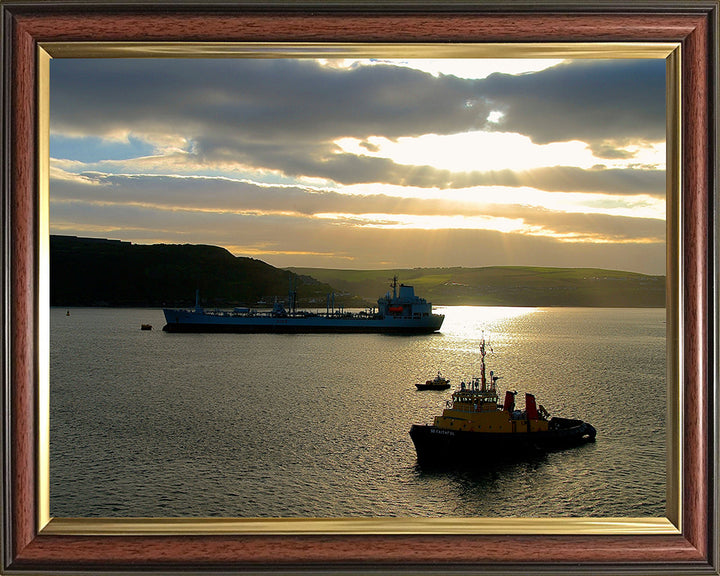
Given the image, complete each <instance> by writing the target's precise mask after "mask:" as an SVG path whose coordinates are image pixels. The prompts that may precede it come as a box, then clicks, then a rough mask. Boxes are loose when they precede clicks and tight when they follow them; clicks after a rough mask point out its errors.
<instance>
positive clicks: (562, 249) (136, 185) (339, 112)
mask: <svg viewBox="0 0 720 576" xmlns="http://www.w3.org/2000/svg"><path fill="white" fill-rule="evenodd" d="M50 170H51V174H50V232H51V234H68V235H75V236H83V237H96V238H113V239H119V240H126V241H131V242H134V243H140V244H153V243H172V244H188V243H190V244H210V245H215V246H222V247H225V248H227V249H228V250H229V251H230V252H232V253H233V254H235V255H237V256H249V257H252V258H257V259H259V260H263V261H265V262H268V263H269V264H272V265H274V266H278V267H290V266H300V267H320V268H343V269H392V268H395V269H398V268H414V267H441V266H465V267H479V266H495V265H512V266H514V265H520V266H559V267H597V268H609V269H617V270H629V271H636V272H643V273H648V274H664V273H665V62H664V60H662V59H648V60H567V61H563V60H539V59H535V60H516V59H498V60H489V59H486V60H481V59H472V58H470V59H442V60H439V59H438V60H405V61H399V60H348V59H330V60H316V59H304V58H298V59H273V58H238V59H214V60H203V59H54V60H52V61H51V64H50Z"/></svg>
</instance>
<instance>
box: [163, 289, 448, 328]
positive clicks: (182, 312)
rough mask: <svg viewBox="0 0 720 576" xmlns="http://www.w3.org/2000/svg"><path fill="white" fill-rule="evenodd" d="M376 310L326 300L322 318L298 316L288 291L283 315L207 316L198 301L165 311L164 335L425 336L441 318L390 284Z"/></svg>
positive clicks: (277, 311) (278, 310)
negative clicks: (348, 308)
mask: <svg viewBox="0 0 720 576" xmlns="http://www.w3.org/2000/svg"><path fill="white" fill-rule="evenodd" d="M377 304H378V305H377V308H371V309H368V310H363V311H360V312H347V311H345V310H342V309H335V307H334V305H333V306H331V302H330V298H328V306H327V308H326V310H325V312H311V311H307V310H297V295H296V293H295V291H293V290H292V289H291V290H290V293H289V295H288V307H287V309H286V308H285V306H284V305H283V304H282V303H281V302H278V301H276V302H275V304H274V305H273V308H272V310H266V311H263V310H253V309H249V308H235V309H234V310H232V311H230V310H205V309H204V308H202V307H201V306H200V302H199V295H196V300H195V308H194V309H176V308H165V309H164V310H163V312H164V314H165V321H166V322H167V324H165V326H164V327H163V330H165V331H166V332H240V333H298V334H302V333H313V332H327V333H336V332H340V333H361V332H369V333H380V334H382V333H396V334H429V333H432V332H437V331H438V330H440V327H441V326H442V323H443V320H444V319H445V316H444V315H442V314H434V313H433V310H432V304H431V303H430V302H428V301H426V300H425V299H424V298H419V297H418V296H416V295H415V289H414V288H413V287H412V286H406V285H404V284H400V285H398V283H397V277H395V278H393V283H392V292H388V293H387V294H385V295H384V296H382V297H381V298H379V299H378V301H377Z"/></svg>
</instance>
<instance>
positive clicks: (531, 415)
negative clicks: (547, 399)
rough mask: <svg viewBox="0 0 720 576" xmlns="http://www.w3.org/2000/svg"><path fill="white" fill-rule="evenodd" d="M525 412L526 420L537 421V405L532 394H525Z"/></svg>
mask: <svg viewBox="0 0 720 576" xmlns="http://www.w3.org/2000/svg"><path fill="white" fill-rule="evenodd" d="M525 412H526V413H527V418H528V420H537V419H538V410H537V404H536V403H535V396H533V395H532V394H527V393H526V394H525Z"/></svg>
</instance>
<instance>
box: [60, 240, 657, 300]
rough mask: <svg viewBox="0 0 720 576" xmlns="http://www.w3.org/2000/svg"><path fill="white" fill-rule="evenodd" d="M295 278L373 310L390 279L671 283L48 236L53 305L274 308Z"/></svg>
mask: <svg viewBox="0 0 720 576" xmlns="http://www.w3.org/2000/svg"><path fill="white" fill-rule="evenodd" d="M293 275H297V277H296V279H295V280H293V281H294V282H296V289H297V293H298V304H299V306H302V307H306V308H310V309H324V308H325V306H326V302H327V295H328V294H330V293H334V294H335V304H336V306H344V307H364V306H367V305H372V304H374V303H375V302H376V301H377V299H378V297H379V296H381V295H383V294H385V292H387V291H388V290H389V287H390V283H391V281H392V277H393V276H394V275H397V276H398V277H399V280H400V282H402V283H404V284H410V285H413V286H415V292H416V294H417V295H418V296H420V297H422V298H426V299H427V300H428V301H430V302H432V303H433V304H434V305H436V306H443V305H444V306H452V305H488V306H604V307H613V306H622V307H663V306H664V305H665V277H664V276H647V275H645V274H637V273H633V272H620V271H617V270H599V269H594V268H538V267H521V266H494V267H488V268H414V269H405V270H332V269H324V268H291V269H289V270H281V269H279V268H274V267H273V266H270V265H269V264H266V263H265V262H262V261H260V260H255V259H253V258H244V257H238V256H233V255H232V254H231V253H230V252H228V251H227V250H225V249H224V248H219V247H217V246H204V245H195V244H183V245H179V244H153V245H143V244H132V243H130V242H121V241H119V240H103V239H95V238H77V237H75V236H54V235H53V236H51V237H50V303H51V305H52V306H192V305H194V303H195V290H196V289H198V288H199V289H200V296H201V303H202V304H203V305H204V306H208V307H233V306H257V305H258V303H261V302H265V303H266V304H268V305H271V304H272V302H273V301H274V300H275V298H276V297H277V298H279V299H281V300H286V298H287V293H288V289H289V287H290V278H291V276H293Z"/></svg>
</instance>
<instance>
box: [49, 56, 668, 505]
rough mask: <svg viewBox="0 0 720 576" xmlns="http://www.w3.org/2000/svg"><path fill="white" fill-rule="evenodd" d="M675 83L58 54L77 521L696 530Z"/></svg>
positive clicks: (482, 61)
mask: <svg viewBox="0 0 720 576" xmlns="http://www.w3.org/2000/svg"><path fill="white" fill-rule="evenodd" d="M665 67H666V63H665V60H664V59H662V58H654V59H562V58H558V59H517V58H504V59H502V58H501V59H488V58H463V59H417V58H414V59H407V60H397V59H384V58H368V59H355V58H343V59H337V58H328V59H318V58H315V59H309V58H297V59H288V58H236V59H230V58H224V59H214V60H208V59H203V58H198V59H191V60H188V59H161V58H147V59H126V58H117V59H107V58H95V59H82V58H66V59H63V58H58V59H53V60H51V61H50V86H49V88H50V141H49V151H50V182H49V232H50V306H51V313H50V513H51V515H52V516H57V517H84V516H91V517H92V516H100V517H113V516H119V517H122V516H126V517H137V516H158V517H166V516H197V517H207V516H219V517H246V518H254V517H310V518H338V517H384V516H390V517H404V516H423V517H433V516H440V517H448V516H451V517H452V516H458V517H495V516H499V517H504V516H505V517H517V516H526V517H541V516H545V517H563V516H581V517H587V516H599V517H608V516H609V517H620V516H630V517H642V516H650V517H661V516H664V515H665V504H666V498H665V494H666V485H665V468H666V453H667V448H666V446H667V438H666V436H667V430H668V427H667V398H666V397H667V388H668V385H667V379H666V374H665V371H666V364H667V363H666V359H665V354H666V337H665V332H666V312H665V285H666V279H665V276H666V274H665V261H666V241H665V228H666V217H665V212H666V209H665V207H666V177H665V174H666V171H665V162H666V98H665V94H666V70H665ZM426 382H427V383H428V384H426ZM416 385H417V386H416ZM436 388H439V389H436Z"/></svg>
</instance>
